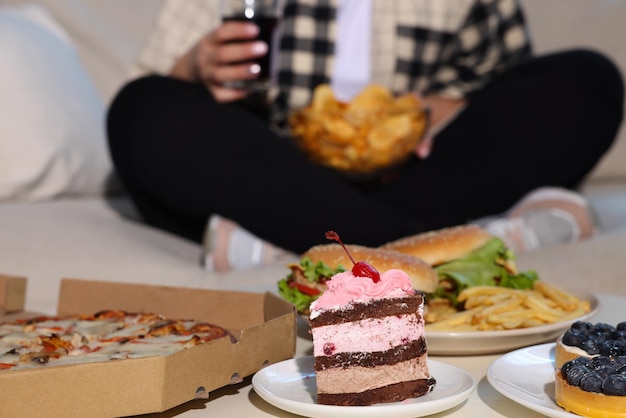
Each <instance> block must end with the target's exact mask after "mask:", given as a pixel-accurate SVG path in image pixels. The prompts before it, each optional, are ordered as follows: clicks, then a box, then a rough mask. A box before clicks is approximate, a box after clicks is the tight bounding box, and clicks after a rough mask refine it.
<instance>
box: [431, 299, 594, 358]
mask: <svg viewBox="0 0 626 418" xmlns="http://www.w3.org/2000/svg"><path fill="white" fill-rule="evenodd" d="M570 293H572V294H574V295H576V296H577V297H579V298H581V299H583V300H588V301H589V305H590V307H591V309H590V310H589V313H587V314H585V315H583V316H580V317H578V318H574V319H571V320H568V321H563V322H557V323H555V324H549V325H541V326H538V327H531V328H521V329H512V330H503V331H467V332H441V331H428V329H427V330H426V343H427V344H428V354H430V355H435V356H456V355H475V354H495V353H503V352H506V351H510V350H513V349H515V348H520V347H527V346H530V345H534V344H539V343H544V342H547V341H554V340H556V338H557V337H558V336H559V335H561V334H562V333H564V332H565V331H566V330H567V329H568V328H569V327H570V325H571V324H572V323H574V322H576V321H587V320H589V318H591V317H592V316H593V315H595V314H596V313H597V312H598V308H599V306H598V299H597V298H596V297H595V296H594V295H593V294H591V293H588V292H581V291H571V292H570Z"/></svg>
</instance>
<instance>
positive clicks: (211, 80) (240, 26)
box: [170, 22, 268, 102]
mask: <svg viewBox="0 0 626 418" xmlns="http://www.w3.org/2000/svg"><path fill="white" fill-rule="evenodd" d="M258 35H259V28H258V26H256V25H255V24H253V23H247V22H226V23H224V24H222V25H221V26H220V27H219V28H217V29H215V30H214V31H213V32H211V33H209V34H208V35H206V36H204V37H203V38H202V39H200V41H198V43H197V44H196V45H195V46H194V47H193V48H192V49H191V50H190V51H189V52H187V53H186V54H185V55H184V56H183V57H181V58H180V59H179V60H178V61H177V62H176V64H175V65H174V67H173V69H172V71H171V73H170V75H171V76H172V77H176V78H180V79H182V80H186V81H191V82H200V83H203V84H204V85H205V86H206V88H207V89H208V90H210V91H211V93H212V94H213V97H215V99H216V100H217V101H218V102H230V101H235V100H240V99H243V98H244V97H245V96H246V95H247V92H246V91H245V90H240V89H236V88H230V87H226V86H225V83H228V82H233V81H241V80H251V79H254V78H256V77H257V76H258V74H259V72H260V70H261V68H260V66H259V65H258V64H256V63H255V62H254V61H255V60H256V59H258V58H260V57H262V56H264V55H265V54H267V52H268V45H267V44H266V43H265V42H263V41H259V40H257V39H256V38H257V36H258Z"/></svg>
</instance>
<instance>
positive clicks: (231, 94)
mask: <svg viewBox="0 0 626 418" xmlns="http://www.w3.org/2000/svg"><path fill="white" fill-rule="evenodd" d="M209 90H210V91H211V94H212V95H213V97H214V98H215V100H216V101H217V102H219V103H227V102H234V101H236V100H241V99H243V98H244V97H246V96H247V94H248V93H247V92H246V91H245V90H237V89H230V88H225V87H222V86H218V85H211V86H210V87H209Z"/></svg>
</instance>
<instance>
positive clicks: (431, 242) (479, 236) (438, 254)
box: [381, 224, 538, 307]
mask: <svg viewBox="0 0 626 418" xmlns="http://www.w3.org/2000/svg"><path fill="white" fill-rule="evenodd" d="M381 248H383V249H386V250H392V251H397V252H400V253H402V254H406V255H412V256H414V257H418V258H420V259H422V260H424V261H425V262H426V263H428V264H429V265H430V266H432V267H433V268H434V270H435V272H436V273H437V276H438V281H439V282H438V286H437V288H436V290H435V291H434V292H433V293H432V294H430V295H427V299H433V298H442V299H448V300H449V301H450V303H451V305H452V306H455V307H456V306H457V305H458V304H457V296H458V295H459V293H460V292H461V291H462V290H463V289H465V288H467V287H473V286H502V287H508V288H513V289H530V288H532V287H533V282H534V281H535V280H538V275H537V273H536V272H535V271H532V270H529V271H525V272H518V270H517V266H516V264H515V254H514V253H513V251H512V250H511V249H509V248H507V247H506V245H505V244H504V242H503V241H502V240H501V239H500V238H497V237H495V236H493V235H491V234H490V233H489V232H488V231H487V230H485V229H484V228H481V227H480V226H478V225H472V224H468V225H462V226H455V227H450V228H444V229H440V230H435V231H430V232H425V233H422V234H417V235H413V236H410V237H406V238H402V239H399V240H396V241H392V242H389V243H387V244H385V245H383V246H382V247H381Z"/></svg>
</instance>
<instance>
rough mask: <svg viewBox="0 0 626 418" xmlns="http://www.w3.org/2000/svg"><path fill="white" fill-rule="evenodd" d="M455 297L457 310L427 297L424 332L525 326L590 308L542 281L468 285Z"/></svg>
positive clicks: (566, 317) (550, 321)
mask: <svg viewBox="0 0 626 418" xmlns="http://www.w3.org/2000/svg"><path fill="white" fill-rule="evenodd" d="M458 301H460V302H464V306H465V309H464V310H462V311H457V310H456V309H454V308H453V307H451V306H450V305H449V304H448V303H445V302H443V301H441V300H434V301H429V303H428V305H427V307H426V309H425V312H424V319H425V321H426V330H427V332H428V331H447V332H454V331H487V330H506V329H517V328H528V327H535V326H539V325H546V324H553V323H556V322H562V321H567V320H570V319H574V318H577V317H580V316H582V315H584V314H586V313H588V312H589V311H590V309H591V306H590V304H589V301H587V300H581V299H579V298H577V297H576V296H573V295H571V294H569V293H567V292H565V291H563V290H561V289H558V288H556V287H554V286H552V285H549V284H547V283H545V282H542V281H536V282H535V283H534V286H533V288H532V289H527V290H519V289H509V288H505V287H497V286H475V287H469V288H467V289H464V290H463V291H462V292H461V293H460V294H459V297H458Z"/></svg>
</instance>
